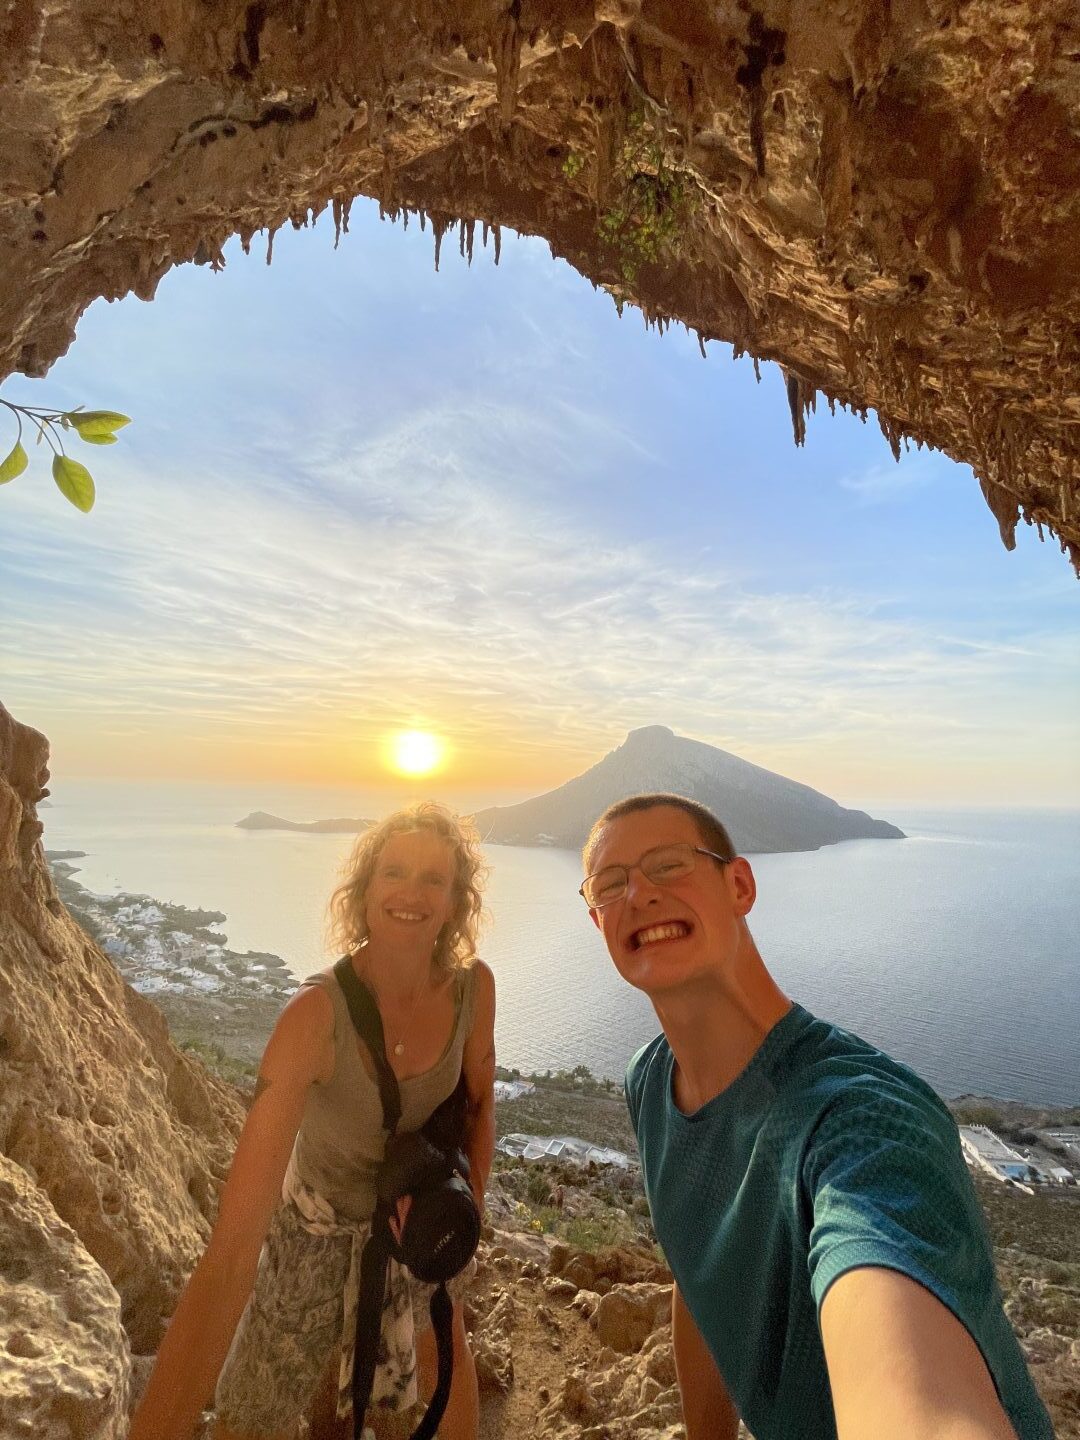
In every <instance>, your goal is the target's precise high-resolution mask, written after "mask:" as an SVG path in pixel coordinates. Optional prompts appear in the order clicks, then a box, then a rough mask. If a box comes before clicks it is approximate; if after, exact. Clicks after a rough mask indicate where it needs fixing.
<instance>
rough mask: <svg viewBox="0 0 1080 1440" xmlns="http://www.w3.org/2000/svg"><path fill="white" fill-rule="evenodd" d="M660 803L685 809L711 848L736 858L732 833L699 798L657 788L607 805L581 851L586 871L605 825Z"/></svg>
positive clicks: (653, 807) (723, 854) (723, 856)
mask: <svg viewBox="0 0 1080 1440" xmlns="http://www.w3.org/2000/svg"><path fill="white" fill-rule="evenodd" d="M661 806H668V807H670V808H671V809H672V810H682V811H683V812H684V813H685V814H687V815H689V816H690V818H691V820H693V822H694V824H695V825H696V826H697V828H698V834H699V835H700V836H701V838H702V840H703V841H704V843H705V845H706V846H707V848H708V849H710V850H712V851H713V852H714V853H715V854H717V855H719V856H720V858H721V859H723V860H734V859H735V856H736V855H737V853H738V852H737V851H736V849H735V847H734V845H732V843H731V836H730V835H729V834H728V832H727V831H726V830H725V828H724V826H723V825H722V824H721V822H720V821H719V820H718V819H717V818H716V816H715V815H714V814H713V812H712V811H711V810H709V809H708V808H707V807H706V806H704V805H701V804H699V803H698V801H696V800H690V799H688V798H687V796H685V795H669V794H667V793H665V792H664V791H654V792H652V793H650V794H647V795H628V796H627V798H626V799H625V800H616V802H615V804H614V805H609V806H608V808H607V809H606V810H605V811H604V813H603V814H602V815H601V816H600V818H599V820H597V821H596V823H595V824H594V825H593V827H592V829H591V830H590V831H589V838H588V839H587V840H586V841H585V845H584V848H583V849H582V852H581V863H582V865H583V866H584V868H585V873H586V875H587V874H588V873H589V871H590V869H591V868H592V860H593V856H594V855H595V853H596V847H597V846H598V845H599V844H600V836H601V835H602V833H603V831H604V828H605V826H607V825H610V824H611V822H612V821H613V820H621V819H622V818H623V816H624V815H635V814H636V813H637V812H638V811H639V810H657V809H659V808H660V807H661Z"/></svg>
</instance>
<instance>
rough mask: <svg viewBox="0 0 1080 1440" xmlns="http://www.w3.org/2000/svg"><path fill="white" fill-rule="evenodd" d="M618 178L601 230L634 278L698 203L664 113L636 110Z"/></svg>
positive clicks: (628, 278) (667, 243)
mask: <svg viewBox="0 0 1080 1440" xmlns="http://www.w3.org/2000/svg"><path fill="white" fill-rule="evenodd" d="M570 158H572V157H570ZM567 163H568V161H567V162H564V165H563V169H564V171H565V170H566V164H567ZM579 168H580V167H579ZM575 173H576V172H575ZM613 182H614V183H613V191H612V197H611V203H610V204H609V205H608V207H607V209H605V210H604V211H603V213H602V214H601V216H600V220H599V224H598V231H599V235H600V239H601V240H602V241H603V242H604V243H605V245H607V246H608V248H609V249H610V250H612V251H613V252H614V254H615V257H616V260H617V262H618V266H619V271H620V274H621V275H622V278H623V279H624V280H625V281H627V282H628V283H629V282H632V281H633V280H634V278H635V277H636V275H637V272H638V269H639V267H640V266H641V265H643V264H649V263H652V262H654V261H656V260H658V259H659V258H660V256H661V255H662V254H663V253H664V252H665V251H666V250H668V249H669V248H670V247H671V245H672V243H673V242H674V241H675V240H676V239H677V238H678V236H679V235H680V233H681V232H682V229H683V227H684V225H685V223H686V219H687V216H688V214H689V213H690V208H691V205H692V202H693V188H692V186H691V185H690V184H688V182H687V180H686V178H685V176H684V175H683V174H682V172H681V171H679V170H677V169H676V168H675V166H674V165H673V164H672V160H671V155H670V153H669V146H668V143H667V138H666V135H665V132H664V128H663V123H662V117H661V116H660V115H657V114H653V112H652V111H651V110H647V109H645V108H644V107H640V108H638V109H635V110H633V111H631V113H630V116H629V119H628V122H627V126H626V133H625V135H624V136H623V140H622V144H621V145H620V147H619V152H618V155H617V157H616V160H615V165H614V169H613Z"/></svg>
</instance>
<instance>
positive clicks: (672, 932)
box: [630, 920, 690, 950]
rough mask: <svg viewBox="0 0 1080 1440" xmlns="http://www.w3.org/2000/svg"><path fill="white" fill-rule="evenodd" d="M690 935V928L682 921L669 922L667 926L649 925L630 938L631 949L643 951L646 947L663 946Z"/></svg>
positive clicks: (636, 931)
mask: <svg viewBox="0 0 1080 1440" xmlns="http://www.w3.org/2000/svg"><path fill="white" fill-rule="evenodd" d="M689 934H690V926H689V925H687V924H686V923H685V921H682V920H669V921H668V922H667V924H665V925H649V926H647V927H646V928H645V929H644V930H635V932H634V933H633V935H631V937H630V948H631V949H632V950H642V949H644V947H645V946H646V945H662V944H664V942H665V941H668V940H683V939H685V938H686V936H687V935H689Z"/></svg>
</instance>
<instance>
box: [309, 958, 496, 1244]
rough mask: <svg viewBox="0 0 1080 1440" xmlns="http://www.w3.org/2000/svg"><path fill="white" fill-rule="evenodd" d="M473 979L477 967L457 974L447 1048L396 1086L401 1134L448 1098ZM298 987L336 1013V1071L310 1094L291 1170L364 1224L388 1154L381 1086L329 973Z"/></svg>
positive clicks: (469, 1013) (467, 1022) (469, 1020)
mask: <svg viewBox="0 0 1080 1440" xmlns="http://www.w3.org/2000/svg"><path fill="white" fill-rule="evenodd" d="M475 981H476V970H475V967H471V968H470V969H468V970H459V971H458V972H457V974H456V976H455V978H454V1024H453V1027H452V1028H451V1031H450V1038H449V1040H448V1041H447V1043H446V1049H445V1050H444V1051H443V1053H442V1055H441V1056H440V1057H439V1059H438V1060H437V1061H436V1062H435V1064H434V1065H433V1066H432V1067H431V1069H430V1070H425V1071H423V1072H422V1073H421V1074H420V1075H413V1076H411V1077H410V1078H409V1079H408V1080H401V1081H399V1082H398V1084H399V1087H400V1090H401V1119H400V1121H399V1122H398V1127H397V1128H398V1132H399V1133H404V1132H405V1131H411V1130H419V1129H420V1127H421V1126H422V1125H423V1124H424V1122H425V1120H427V1118H428V1116H429V1115H430V1114H431V1113H432V1111H433V1110H435V1109H436V1108H437V1107H438V1106H439V1105H441V1104H442V1102H443V1101H444V1100H445V1099H446V1097H447V1096H448V1095H450V1094H452V1093H453V1090H454V1087H455V1086H456V1085H457V1082H458V1077H459V1076H460V1075H461V1057H462V1052H463V1051H464V1049H465V1041H466V1040H467V1039H468V1036H469V1032H470V1031H471V1029H472V1024H473V1005H474V995H475V991H476V984H475ZM303 984H304V985H318V986H320V987H321V988H322V989H323V990H325V991H326V993H327V995H328V996H329V997H330V1003H331V1004H332V1005H333V1007H334V1073H333V1076H332V1077H331V1079H330V1080H329V1081H328V1082H327V1083H326V1084H325V1085H324V1084H321V1083H320V1082H319V1081H316V1082H315V1083H314V1084H313V1085H312V1086H311V1089H310V1090H309V1091H308V1098H307V1104H306V1105H305V1107H304V1115H303V1119H302V1120H301V1121H300V1129H299V1131H298V1132H297V1136H296V1141H295V1143H294V1145H293V1153H292V1159H291V1161H290V1166H291V1167H292V1168H293V1169H295V1172H296V1174H297V1175H298V1176H299V1178H300V1179H301V1180H303V1181H304V1183H305V1184H306V1185H310V1186H311V1188H312V1189H313V1190H316V1191H318V1193H319V1194H320V1195H322V1196H323V1197H324V1198H325V1199H326V1200H328V1201H329V1202H330V1204H331V1205H332V1206H333V1207H334V1209H335V1210H336V1211H337V1213H338V1214H339V1215H340V1216H342V1217H343V1218H344V1219H348V1220H367V1219H369V1218H370V1217H371V1215H372V1214H373V1213H374V1210H375V1173H376V1171H377V1170H378V1168H379V1166H380V1164H381V1163H382V1160H383V1155H384V1152H385V1148H386V1144H385V1142H386V1132H385V1130H384V1129H383V1111H382V1101H381V1100H380V1099H379V1087H378V1085H377V1084H376V1082H375V1081H374V1080H373V1079H372V1077H371V1076H370V1075H369V1074H368V1072H367V1071H366V1070H365V1069H364V1062H363V1060H362V1059H361V1058H360V1052H359V1049H358V1045H357V1035H356V1030H355V1029H354V1027H353V1023H352V1020H351V1018H350V1016H349V1007H348V1005H347V1004H346V1002H345V995H344V992H343V991H342V989H341V986H340V985H339V984H338V982H337V978H336V976H335V975H334V970H333V967H332V966H331V967H329V968H328V969H326V970H320V971H319V972H318V973H317V974H315V975H311V976H309V977H308V978H307V979H306V980H305V981H304V982H303Z"/></svg>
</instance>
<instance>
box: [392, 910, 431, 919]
mask: <svg viewBox="0 0 1080 1440" xmlns="http://www.w3.org/2000/svg"><path fill="white" fill-rule="evenodd" d="M390 914H391V915H392V916H393V917H394V919H395V920H423V918H424V917H423V915H414V914H413V912H412V911H411V910H391V911H390Z"/></svg>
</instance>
